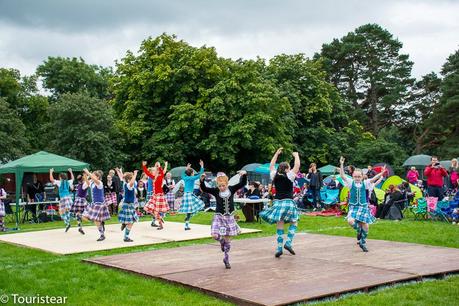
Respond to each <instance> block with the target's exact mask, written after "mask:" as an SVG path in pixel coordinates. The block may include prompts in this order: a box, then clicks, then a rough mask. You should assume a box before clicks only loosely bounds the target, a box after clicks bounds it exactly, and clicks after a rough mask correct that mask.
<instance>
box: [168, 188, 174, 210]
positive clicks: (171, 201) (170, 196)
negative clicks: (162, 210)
mask: <svg viewBox="0 0 459 306" xmlns="http://www.w3.org/2000/svg"><path fill="white" fill-rule="evenodd" d="M166 201H167V204H168V205H169V206H174V201H175V195H174V193H173V192H172V191H169V192H168V193H166Z"/></svg>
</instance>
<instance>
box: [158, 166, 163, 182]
mask: <svg viewBox="0 0 459 306" xmlns="http://www.w3.org/2000/svg"><path fill="white" fill-rule="evenodd" d="M163 177H164V171H163V168H161V166H160V167H158V178H159V179H162V178H163Z"/></svg>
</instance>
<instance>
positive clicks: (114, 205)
mask: <svg viewBox="0 0 459 306" xmlns="http://www.w3.org/2000/svg"><path fill="white" fill-rule="evenodd" d="M115 190H116V188H115V183H114V182H113V176H112V175H111V174H109V175H107V180H106V182H105V184H104V191H105V195H104V196H105V204H106V205H107V207H108V210H109V211H110V216H112V215H114V214H116V213H118V197H117V195H116V192H115Z"/></svg>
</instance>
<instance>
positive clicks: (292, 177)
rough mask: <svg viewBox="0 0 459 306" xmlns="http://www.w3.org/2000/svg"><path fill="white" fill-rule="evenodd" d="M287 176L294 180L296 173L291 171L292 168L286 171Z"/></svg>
mask: <svg viewBox="0 0 459 306" xmlns="http://www.w3.org/2000/svg"><path fill="white" fill-rule="evenodd" d="M287 177H288V179H289V180H291V181H292V182H294V181H295V178H296V175H295V172H293V171H292V170H290V171H289V172H288V173H287Z"/></svg>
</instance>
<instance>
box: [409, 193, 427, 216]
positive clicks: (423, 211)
mask: <svg viewBox="0 0 459 306" xmlns="http://www.w3.org/2000/svg"><path fill="white" fill-rule="evenodd" d="M411 212H412V213H413V215H414V220H417V218H418V217H422V218H423V219H424V220H425V219H427V200H426V199H425V198H420V199H418V203H417V205H416V206H412V207H411Z"/></svg>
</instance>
